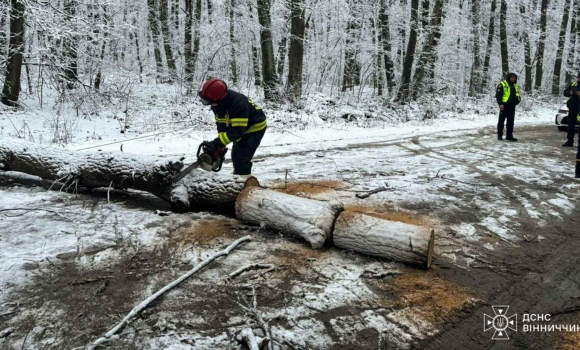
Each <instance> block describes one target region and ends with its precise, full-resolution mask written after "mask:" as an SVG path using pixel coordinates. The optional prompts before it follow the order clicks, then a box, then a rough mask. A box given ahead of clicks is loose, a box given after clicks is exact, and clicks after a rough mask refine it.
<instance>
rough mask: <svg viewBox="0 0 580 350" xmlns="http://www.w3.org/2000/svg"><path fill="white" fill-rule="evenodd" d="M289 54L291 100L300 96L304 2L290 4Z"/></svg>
mask: <svg viewBox="0 0 580 350" xmlns="http://www.w3.org/2000/svg"><path fill="white" fill-rule="evenodd" d="M291 11H292V15H291V23H292V26H291V29H290V34H291V37H290V52H289V54H288V87H287V94H288V96H289V97H290V98H291V99H293V100H298V99H299V98H300V96H301V95H302V65H303V60H304V32H305V28H304V2H303V0H292V2H291Z"/></svg>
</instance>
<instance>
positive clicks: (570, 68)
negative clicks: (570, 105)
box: [566, 0, 580, 84]
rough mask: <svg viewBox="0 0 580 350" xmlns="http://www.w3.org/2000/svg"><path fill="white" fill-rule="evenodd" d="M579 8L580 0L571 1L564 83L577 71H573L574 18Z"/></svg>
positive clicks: (574, 46)
mask: <svg viewBox="0 0 580 350" xmlns="http://www.w3.org/2000/svg"><path fill="white" fill-rule="evenodd" d="M579 10H580V0H575V1H573V4H572V16H571V19H570V38H569V45H568V57H567V59H566V84H568V83H569V82H571V81H572V79H573V78H574V77H576V74H577V71H574V69H573V68H574V54H575V52H576V31H577V25H578V24H577V23H576V19H577V17H578V13H579Z"/></svg>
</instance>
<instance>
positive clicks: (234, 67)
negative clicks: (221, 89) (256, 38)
mask: <svg viewBox="0 0 580 350" xmlns="http://www.w3.org/2000/svg"><path fill="white" fill-rule="evenodd" d="M229 5H230V9H229V13H230V45H231V50H230V52H231V54H230V57H231V58H230V61H231V62H230V67H231V73H232V83H233V84H234V85H237V84H238V65H237V64H236V35H235V22H234V19H235V16H234V9H235V0H230V4H229Z"/></svg>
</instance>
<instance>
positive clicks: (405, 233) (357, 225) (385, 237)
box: [332, 211, 435, 269]
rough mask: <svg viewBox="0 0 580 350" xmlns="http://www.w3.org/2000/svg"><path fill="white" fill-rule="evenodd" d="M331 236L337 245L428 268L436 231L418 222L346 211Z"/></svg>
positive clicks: (339, 218) (341, 215)
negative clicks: (415, 223)
mask: <svg viewBox="0 0 580 350" xmlns="http://www.w3.org/2000/svg"><path fill="white" fill-rule="evenodd" d="M332 239H333V243H334V245H335V246H337V247H339V248H343V249H348V250H352V251H355V252H357V253H362V254H367V255H373V256H378V257H381V258H387V259H390V260H394V261H399V262H403V263H406V264H412V265H418V266H422V267H425V268H427V269H428V268H429V267H431V260H432V257H433V245H434V243H435V242H434V241H435V233H434V231H433V230H429V229H427V228H425V227H421V226H415V225H410V224H406V223H402V222H396V221H390V220H385V219H381V218H376V217H373V216H370V215H365V214H362V213H357V212H348V211H345V212H343V213H341V214H340V216H339V217H338V220H337V221H336V226H335V228H334V232H333V236H332Z"/></svg>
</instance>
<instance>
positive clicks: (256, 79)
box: [247, 0, 262, 86]
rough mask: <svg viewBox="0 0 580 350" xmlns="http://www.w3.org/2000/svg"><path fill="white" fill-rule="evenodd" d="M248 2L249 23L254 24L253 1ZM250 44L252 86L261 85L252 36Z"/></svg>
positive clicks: (258, 58)
mask: <svg viewBox="0 0 580 350" xmlns="http://www.w3.org/2000/svg"><path fill="white" fill-rule="evenodd" d="M247 1H248V11H249V14H250V21H251V22H252V23H253V22H254V7H253V6H252V1H253V0H247ZM251 42H252V67H253V71H254V86H261V85H262V73H260V55H259V53H258V48H257V47H256V38H255V36H254V34H253V33H252V35H251Z"/></svg>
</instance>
